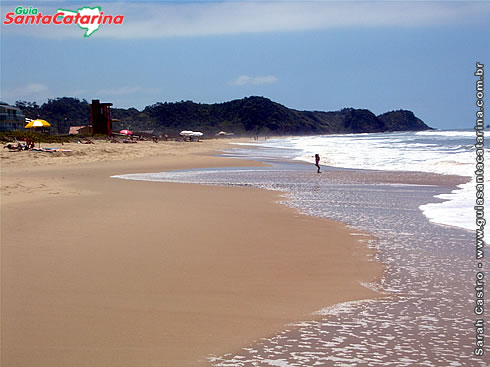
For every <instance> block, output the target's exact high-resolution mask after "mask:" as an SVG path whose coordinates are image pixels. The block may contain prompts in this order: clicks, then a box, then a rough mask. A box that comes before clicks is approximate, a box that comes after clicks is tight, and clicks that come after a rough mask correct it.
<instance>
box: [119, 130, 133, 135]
mask: <svg viewBox="0 0 490 367" xmlns="http://www.w3.org/2000/svg"><path fill="white" fill-rule="evenodd" d="M119 134H123V135H133V132H132V131H131V130H121V131H119Z"/></svg>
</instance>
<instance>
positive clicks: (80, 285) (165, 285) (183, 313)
mask: <svg viewBox="0 0 490 367" xmlns="http://www.w3.org/2000/svg"><path fill="white" fill-rule="evenodd" d="M229 142H230V141H229V140H228V141H220V142H217V143H215V142H209V141H204V142H202V143H183V144H184V145H183V146H182V145H181V144H179V145H176V144H168V145H169V147H170V148H169V150H168V151H164V152H156V147H154V146H151V148H150V149H152V152H151V154H149V155H150V156H148V154H147V153H148V152H146V153H145V154H147V156H146V157H145V154H143V155H142V156H137V155H138V154H136V153H138V151H137V149H142V148H140V147H141V146H140V145H139V144H135V146H134V147H128V148H126V147H123V148H122V149H127V150H130V151H136V153H135V155H136V157H132V158H131V159H130V160H120V159H124V157H125V155H124V154H123V155H122V156H121V157H118V156H117V151H116V150H117V149H121V148H120V147H119V146H118V147H110V146H108V147H107V146H106V147H104V149H109V150H111V152H109V153H106V155H107V156H105V157H103V158H106V160H99V161H97V160H96V159H93V160H92V161H91V160H90V159H89V160H88V161H87V159H85V160H86V162H84V163H80V164H77V157H78V158H79V159H80V158H81V159H82V160H83V159H84V158H94V157H92V156H91V155H90V154H93V153H90V154H87V155H88V156H89V157H86V155H78V156H77V155H71V156H68V157H49V158H48V157H40V158H35V159H36V161H35V163H36V164H37V166H36V167H33V166H31V167H18V165H19V164H20V163H22V162H9V164H4V163H5V162H4V160H2V344H3V347H2V361H3V362H5V363H6V364H9V365H10V364H12V365H26V366H41V365H59V364H60V363H62V364H70V365H72V366H89V365H90V366H99V365H100V366H111V365H118V366H126V365H127V366H132V365H138V363H140V364H144V365H148V364H149V363H155V364H156V363H169V364H171V365H179V366H191V365H196V363H197V362H196V361H198V360H200V361H201V362H200V364H203V365H206V364H207V361H206V360H205V358H206V357H209V356H210V355H221V354H224V353H227V352H232V351H233V350H237V349H239V348H240V347H242V346H244V345H247V344H250V343H252V342H253V341H254V340H256V339H258V338H261V337H266V336H268V335H272V334H275V333H276V332H277V331H280V330H282V329H284V328H285V327H286V325H287V324H290V323H293V322H295V321H302V320H304V319H305V318H308V319H314V318H315V316H314V315H313V312H315V311H319V310H320V309H322V308H324V307H326V306H328V305H332V304H336V303H339V302H345V301H350V300H359V299H366V298H373V297H376V296H377V294H376V293H375V292H374V291H372V290H369V289H367V288H365V287H363V286H362V285H360V282H361V281H362V282H369V281H373V280H374V279H375V278H376V277H379V276H380V274H381V272H382V265H381V264H377V263H373V262H368V261H367V260H366V259H365V258H366V254H367V253H369V252H370V250H368V249H367V248H366V246H365V245H361V244H360V243H359V242H358V240H359V238H360V237H362V238H364V239H366V237H367V236H352V235H351V234H350V233H352V232H354V231H353V230H351V229H348V228H346V227H345V226H344V225H342V224H339V223H337V222H333V221H329V220H325V219H320V218H313V217H309V216H304V215H300V214H299V213H298V212H297V211H296V210H295V209H291V208H288V207H286V206H283V205H277V203H276V201H278V198H279V194H278V193H277V192H270V191H266V190H261V189H253V188H237V187H205V186H202V185H187V184H171V183H166V184H162V183H155V182H153V183H152V182H136V181H131V182H128V181H127V180H115V179H113V178H110V176H112V175H116V174H124V173H138V172H140V173H143V172H156V171H157V170H162V171H163V170H175V169H186V168H203V167H219V166H221V167H224V166H231V165H233V166H237V165H241V166H250V165H253V164H255V165H262V164H260V163H257V162H255V163H253V162H249V161H243V160H236V159H229V158H219V157H212V156H211V155H212V154H213V152H216V151H217V150H219V149H220V148H221V147H222V146H224V145H225V144H226V145H227V144H228V143H229ZM159 144H161V145H164V144H166V143H163V142H162V143H159ZM189 144H191V145H189ZM97 145H98V144H96V147H90V149H91V150H92V149H98V147H97ZM141 145H145V144H141ZM146 145H150V143H149V144H146ZM80 148H81V149H83V148H85V147H80ZM115 151H116V152H115ZM139 153H142V152H141V151H140V152H139ZM153 153H154V154H153ZM4 154H5V153H4ZM7 154H19V153H7ZM20 154H23V152H20ZM33 154H36V153H33ZM37 154H40V153H37ZM21 158H22V157H21V156H19V158H16V159H18V160H19V161H20V160H21ZM58 158H59V159H64V158H68V159H65V161H64V162H63V163H62V164H59V165H55V164H52V163H55V162H56V159H58ZM96 158H101V157H96ZM114 158H115V159H114ZM23 163H27V162H23ZM33 214H36V216H38V217H39V219H38V221H33V222H32V223H29V225H28V227H27V229H28V230H27V231H26V225H25V221H26V220H27V219H28V218H31V217H32V216H33ZM101 218H104V220H103V221H102V220H101ZM326 244H328V246H326ZM354 252H355V253H356V254H355V255H354ZM318 317H320V316H318Z"/></svg>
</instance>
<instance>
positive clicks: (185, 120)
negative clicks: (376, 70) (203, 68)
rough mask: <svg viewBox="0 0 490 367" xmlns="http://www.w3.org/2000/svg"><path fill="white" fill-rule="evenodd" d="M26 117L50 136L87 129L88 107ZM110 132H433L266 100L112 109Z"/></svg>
mask: <svg viewBox="0 0 490 367" xmlns="http://www.w3.org/2000/svg"><path fill="white" fill-rule="evenodd" d="M17 105H18V106H19V107H20V108H21V109H23V110H24V113H25V114H26V116H27V117H30V118H37V117H40V118H44V119H46V120H48V121H49V122H51V123H52V126H53V129H52V130H54V132H58V133H61V134H66V133H68V130H69V127H70V126H74V125H85V124H88V123H90V109H89V105H88V103H87V101H85V100H83V101H80V100H78V99H76V98H69V97H63V98H57V99H51V100H49V101H48V102H47V103H45V104H43V105H42V106H38V105H37V104H36V103H30V102H20V101H19V102H17ZM112 117H113V118H114V119H117V120H119V122H114V126H113V127H114V130H119V129H123V128H124V129H131V130H136V131H142V130H153V131H154V133H156V134H162V133H169V134H172V133H177V132H179V131H181V130H199V131H202V132H204V133H206V134H209V135H214V134H216V133H217V132H219V131H226V132H233V133H235V134H237V135H255V134H260V135H264V134H268V135H285V134H288V135H310V134H328V133H369V132H385V131H414V130H428V129H431V128H430V127H429V126H427V125H426V124H425V123H424V122H423V121H422V120H420V119H419V118H417V117H415V115H414V114H413V112H411V111H404V110H399V111H392V112H387V113H384V114H382V115H379V116H376V115H375V114H373V113H372V112H371V111H369V110H366V109H354V108H344V109H342V110H340V111H334V112H324V111H298V110H294V109H291V108H287V107H285V106H283V105H281V104H279V103H276V102H273V101H271V100H270V99H268V98H264V97H248V98H243V99H237V100H233V101H229V102H224V103H215V104H201V103H195V102H192V101H181V102H175V103H168V102H164V103H160V102H159V103H156V104H154V105H151V106H147V107H145V108H144V109H143V110H142V111H138V110H137V109H135V108H129V109H123V108H114V109H113V112H112Z"/></svg>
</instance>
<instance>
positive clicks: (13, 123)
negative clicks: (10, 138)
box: [0, 101, 26, 132]
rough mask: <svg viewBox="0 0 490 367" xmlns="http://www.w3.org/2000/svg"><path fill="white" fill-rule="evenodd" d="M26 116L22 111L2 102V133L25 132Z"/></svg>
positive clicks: (0, 107)
mask: <svg viewBox="0 0 490 367" xmlns="http://www.w3.org/2000/svg"><path fill="white" fill-rule="evenodd" d="M25 124H26V122H25V116H24V114H23V113H22V110H21V109H20V108H18V107H15V106H10V105H9V104H8V103H6V102H2V101H0V132H1V131H14V130H24V125H25Z"/></svg>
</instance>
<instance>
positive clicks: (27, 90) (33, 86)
mask: <svg viewBox="0 0 490 367" xmlns="http://www.w3.org/2000/svg"><path fill="white" fill-rule="evenodd" d="M48 90H49V88H48V86H47V85H44V84H41V83H29V84H27V85H23V86H19V87H15V88H12V89H8V88H2V98H4V99H11V100H24V99H29V98H45V97H46V96H47V93H48Z"/></svg>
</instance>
